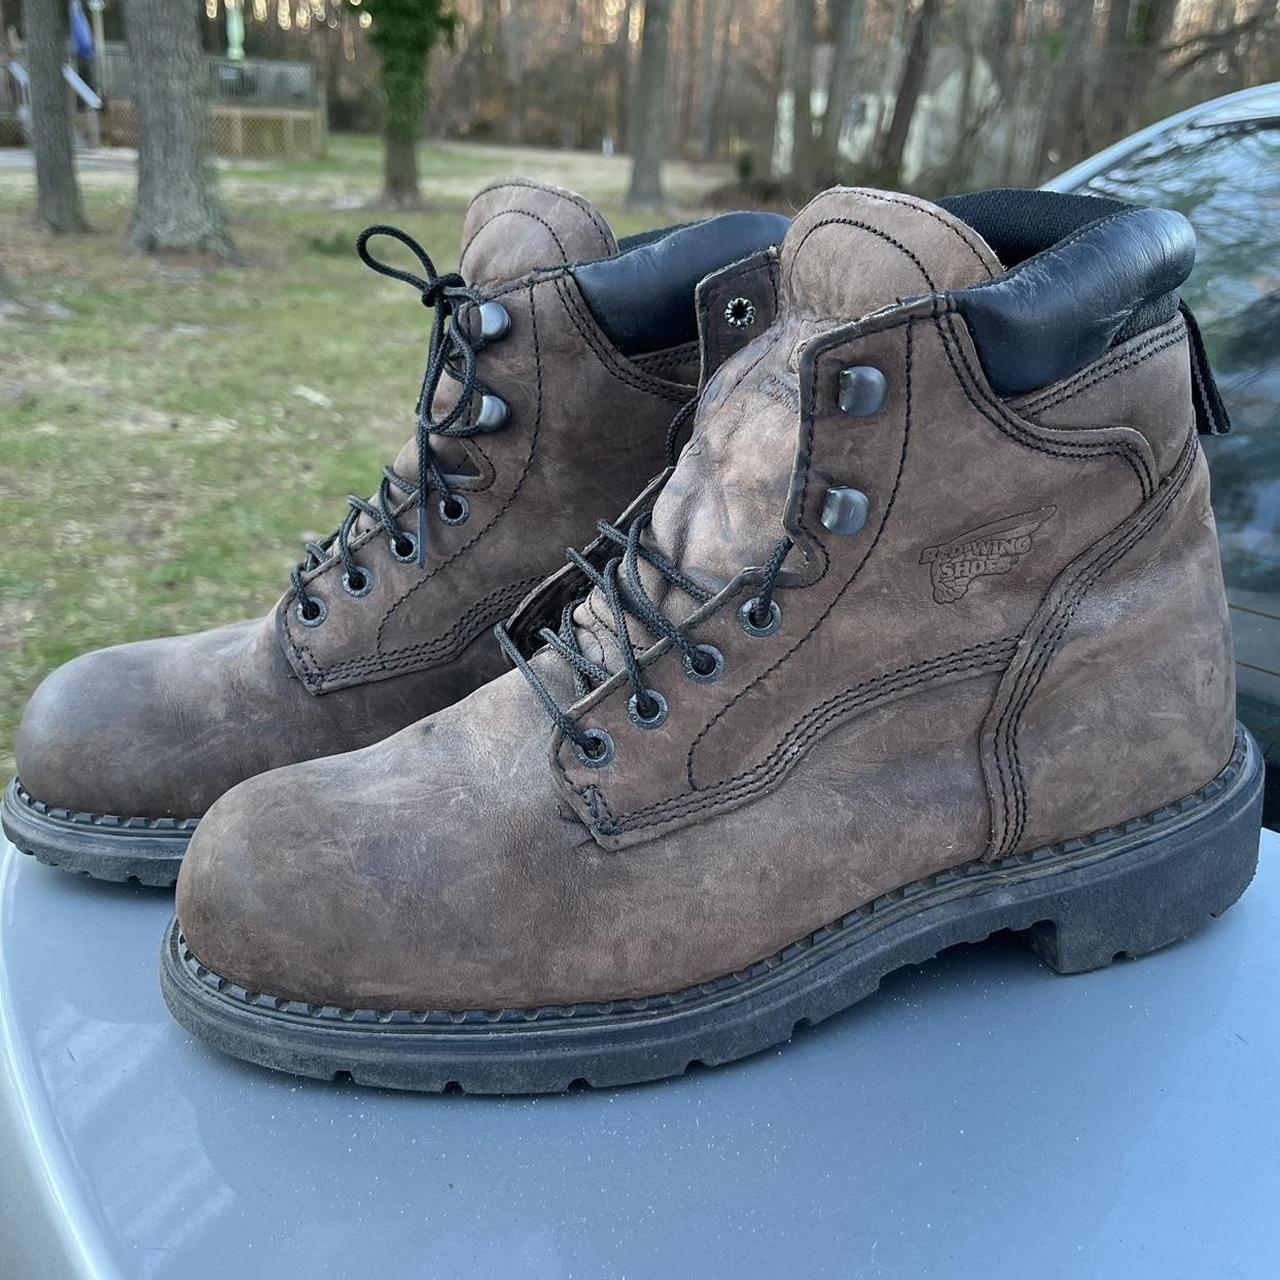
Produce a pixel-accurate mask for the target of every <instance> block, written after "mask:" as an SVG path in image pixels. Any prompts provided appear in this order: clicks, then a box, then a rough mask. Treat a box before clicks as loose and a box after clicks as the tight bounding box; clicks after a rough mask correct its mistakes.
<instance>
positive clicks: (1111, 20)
mask: <svg viewBox="0 0 1280 1280" xmlns="http://www.w3.org/2000/svg"><path fill="white" fill-rule="evenodd" d="M225 2H226V0H207V3H206V8H205V12H206V15H207V21H206V24H205V31H204V39H205V47H206V49H208V50H210V51H215V50H217V49H218V47H219V40H220V31H221V15H222V5H223V4H224V3H225ZM233 2H234V0H233ZM243 3H244V4H245V6H246V19H247V40H246V48H247V49H248V51H249V52H250V53H251V54H252V53H258V54H260V55H262V56H278V57H312V58H314V59H315V61H316V62H317V64H318V65H319V66H320V67H321V68H322V72H323V78H324V80H325V82H326V84H327V88H328V97H329V104H330V113H331V122H332V124H333V126H334V127H335V128H339V129H341V128H359V129H373V128H376V127H377V124H378V121H379V119H380V111H381V104H380V98H379V92H378V87H377V86H378V67H377V57H376V54H375V52H374V51H373V50H372V49H371V48H370V47H369V44H368V33H369V23H370V21H371V19H370V17H369V14H368V13H367V12H363V11H362V10H361V8H360V7H359V6H353V5H352V4H351V3H349V2H347V3H339V2H338V0H243ZM366 7H367V6H366ZM449 8H451V9H452V11H453V12H454V13H455V14H456V16H457V23H456V27H455V30H454V34H453V42H452V47H449V46H448V45H447V44H442V45H441V46H440V47H438V48H437V49H436V51H435V52H434V54H433V55H432V61H431V65H430V70H429V73H428V99H427V110H426V113H425V116H424V129H425V131H426V133H427V134H428V135H429V136H435V137H441V138H459V139H474V140H484V141H505V142H513V143H527V144H528V143H531V144H538V145H550V146H563V147H587V148H599V147H607V148H612V149H614V150H616V151H620V152H630V151H632V150H633V149H635V144H636V142H637V141H638V139H637V137H636V134H637V132H638V129H639V124H640V121H641V119H642V114H641V113H640V112H638V111H637V109H636V108H637V101H638V99H642V98H643V97H644V95H645V91H646V89H647V87H648V86H646V84H645V83H644V79H645V75H644V71H645V68H644V66H643V64H642V61H641V56H640V54H641V45H642V33H643V26H644V22H645V18H646V10H647V11H648V14H649V16H650V17H651V18H652V17H653V16H655V15H660V16H661V17H662V19H663V20H664V21H665V23H666V27H667V33H668V36H667V39H668V49H667V65H666V67H665V68H664V69H663V75H664V88H663V92H662V94H661V95H660V100H661V101H663V102H664V103H665V118H664V120H663V121H662V122H661V123H662V128H663V151H664V153H665V154H666V155H669V156H681V157H685V158H690V159H694V158H704V159H712V158H717V157H732V158H733V159H734V160H735V161H736V163H737V165H738V167H739V173H740V174H741V175H742V176H743V177H744V178H748V179H750V180H751V181H752V182H758V183H765V182H767V181H768V180H770V179H773V180H775V181H777V182H781V183H783V184H784V185H785V187H786V188H787V193H788V194H795V193H799V194H801V195H803V194H808V193H811V192H812V191H813V190H815V189H817V188H820V187H821V186H823V185H824V184H826V183H829V182H830V181H831V180H832V179H834V178H837V177H843V178H858V179H861V180H872V181H881V182H884V183H887V184H890V185H893V184H895V183H901V182H903V181H909V182H910V183H911V184H912V185H913V186H914V187H916V188H917V189H923V190H940V189H943V188H955V187H976V186H983V185H992V184H995V183H1005V184H1014V185H1030V184H1034V183H1036V182H1039V181H1042V180H1044V179H1045V178H1046V177H1048V176H1049V175H1050V174H1051V173H1053V172H1055V171H1058V170H1061V169H1063V168H1065V167H1067V166H1068V165H1070V164H1071V163H1072V162H1074V161H1076V160H1079V159H1081V158H1083V157H1084V156H1086V155H1089V154H1091V153H1092V152H1094V151H1096V150H1098V149H1099V148H1100V147H1102V146H1105V145H1106V144H1108V143H1110V142H1113V141H1115V140H1116V139H1117V138H1120V137H1123V136H1124V135H1125V134H1127V133H1130V132H1132V131H1133V130H1134V129H1136V128H1138V127H1140V126H1141V125H1144V124H1147V123H1150V122H1151V121H1153V120H1156V119H1159V118H1160V117H1161V116H1164V115H1167V114H1169V113H1170V112H1172V111H1175V110H1178V109H1179V108H1181V107H1184V106H1189V105H1192V104H1194V103H1196V102H1200V101H1203V100H1204V99H1206V98H1211V97H1215V96H1217V95H1219V94H1222V93H1226V92H1229V91H1230V90H1232V89H1238V88H1242V87H1245V86H1247V85H1252V84H1259V83H1265V82H1267V81H1269V80H1274V79H1277V78H1280V21H1278V20H1277V4H1276V3H1275V0H964V2H961V0H648V3H647V4H646V3H645V0H457V2H456V3H454V4H452V5H451V6H449ZM651 123H652V122H651ZM842 134H843V141H844V143H845V147H844V152H845V153H844V154H841V150H840V143H841V140H842Z"/></svg>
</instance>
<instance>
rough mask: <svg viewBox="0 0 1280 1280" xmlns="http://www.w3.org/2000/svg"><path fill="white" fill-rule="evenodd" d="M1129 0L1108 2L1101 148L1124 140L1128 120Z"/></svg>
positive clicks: (1101, 101)
mask: <svg viewBox="0 0 1280 1280" xmlns="http://www.w3.org/2000/svg"><path fill="white" fill-rule="evenodd" d="M1129 13H1130V6H1129V0H1109V2H1108V4H1107V28H1106V34H1105V36H1104V37H1103V39H1104V40H1105V47H1104V51H1103V56H1102V86H1103V87H1102V92H1101V94H1100V110H1099V112H1098V116H1099V122H1100V124H1101V127H1102V142H1103V143H1104V145H1105V144H1106V143H1109V142H1115V141H1116V140H1117V139H1118V138H1123V137H1124V135H1125V134H1126V133H1127V132H1128V129H1127V128H1126V127H1125V125H1126V122H1127V121H1128V117H1129V95H1130V89H1131V88H1132V86H1131V83H1130V80H1129Z"/></svg>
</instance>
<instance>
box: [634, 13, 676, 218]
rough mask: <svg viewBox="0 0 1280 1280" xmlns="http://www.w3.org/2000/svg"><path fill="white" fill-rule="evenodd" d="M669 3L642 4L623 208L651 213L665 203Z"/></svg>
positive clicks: (669, 32)
mask: <svg viewBox="0 0 1280 1280" xmlns="http://www.w3.org/2000/svg"><path fill="white" fill-rule="evenodd" d="M670 34H671V0H644V28H643V33H642V35H641V39H640V61H639V64H638V66H637V68H636V93H635V118H634V120H633V121H632V129H631V134H632V137H633V146H632V156H633V161H632V165H631V186H630V188H629V189H628V191H627V204H628V205H629V206H630V207H631V208H633V209H638V208H647V209H653V208H657V207H659V206H661V205H662V204H663V203H665V200H666V197H665V195H664V194H663V190H662V159H663V154H664V152H665V151H666V145H667V96H666V95H667V61H668V46H669V45H670V43H671V42H670Z"/></svg>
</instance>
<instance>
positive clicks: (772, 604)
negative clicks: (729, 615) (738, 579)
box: [738, 596, 782, 639]
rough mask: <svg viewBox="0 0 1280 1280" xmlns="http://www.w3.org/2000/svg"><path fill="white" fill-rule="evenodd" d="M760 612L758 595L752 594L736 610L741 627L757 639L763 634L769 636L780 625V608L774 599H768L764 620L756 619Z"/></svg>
mask: <svg viewBox="0 0 1280 1280" xmlns="http://www.w3.org/2000/svg"><path fill="white" fill-rule="evenodd" d="M759 614H760V597H759V596H752V597H751V599H750V600H748V601H747V603H746V604H744V605H743V606H742V607H741V608H740V609H739V610H738V621H739V622H740V623H741V624H742V629H743V631H745V632H746V633H747V635H749V636H755V637H757V639H759V638H762V637H764V636H771V635H773V633H774V632H775V631H777V629H778V628H779V627H780V626H782V609H781V608H780V607H779V605H778V602H777V601H776V600H770V601H769V615H768V617H767V618H765V620H764V622H763V623H761V622H759V621H757V619H758V617H759Z"/></svg>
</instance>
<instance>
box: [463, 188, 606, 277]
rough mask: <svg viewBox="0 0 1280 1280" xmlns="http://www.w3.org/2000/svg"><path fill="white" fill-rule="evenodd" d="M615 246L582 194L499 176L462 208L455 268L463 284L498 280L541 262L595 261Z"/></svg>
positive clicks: (553, 264)
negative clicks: (464, 215) (458, 254)
mask: <svg viewBox="0 0 1280 1280" xmlns="http://www.w3.org/2000/svg"><path fill="white" fill-rule="evenodd" d="M617 252H618V242H617V241H616V240H615V239H614V236H613V232H612V231H611V230H610V229H609V224H608V223H607V222H606V221H605V220H604V216H603V215H602V214H601V213H600V210H599V209H597V208H596V207H595V205H593V204H592V203H591V201H590V200H588V199H586V197H585V196H580V195H578V193H577V192H576V191H566V190H565V189H564V188H563V187H553V186H550V185H549V184H547V183H543V182H533V181H531V180H530V179H528V178H503V179H500V180H499V181H497V182H495V183H494V184H493V185H492V186H489V187H485V189H484V190H483V191H481V192H480V193H479V194H478V195H477V196H476V197H475V198H474V199H473V200H472V201H471V204H470V205H469V206H468V208H467V216H466V220H465V221H464V222H463V226H462V252H461V255H460V256H459V258H458V271H459V273H460V274H461V275H462V278H463V279H464V280H466V282H467V283H468V284H473V285H484V284H497V283H499V282H502V281H507V280H516V279H519V277H521V276H523V275H527V274H528V273H529V272H530V271H536V270H537V269H538V268H540V267H563V266H567V265H568V264H569V263H576V262H594V261H595V260H596V259H597V258H612V257H614V256H615V255H616V254H617Z"/></svg>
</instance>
